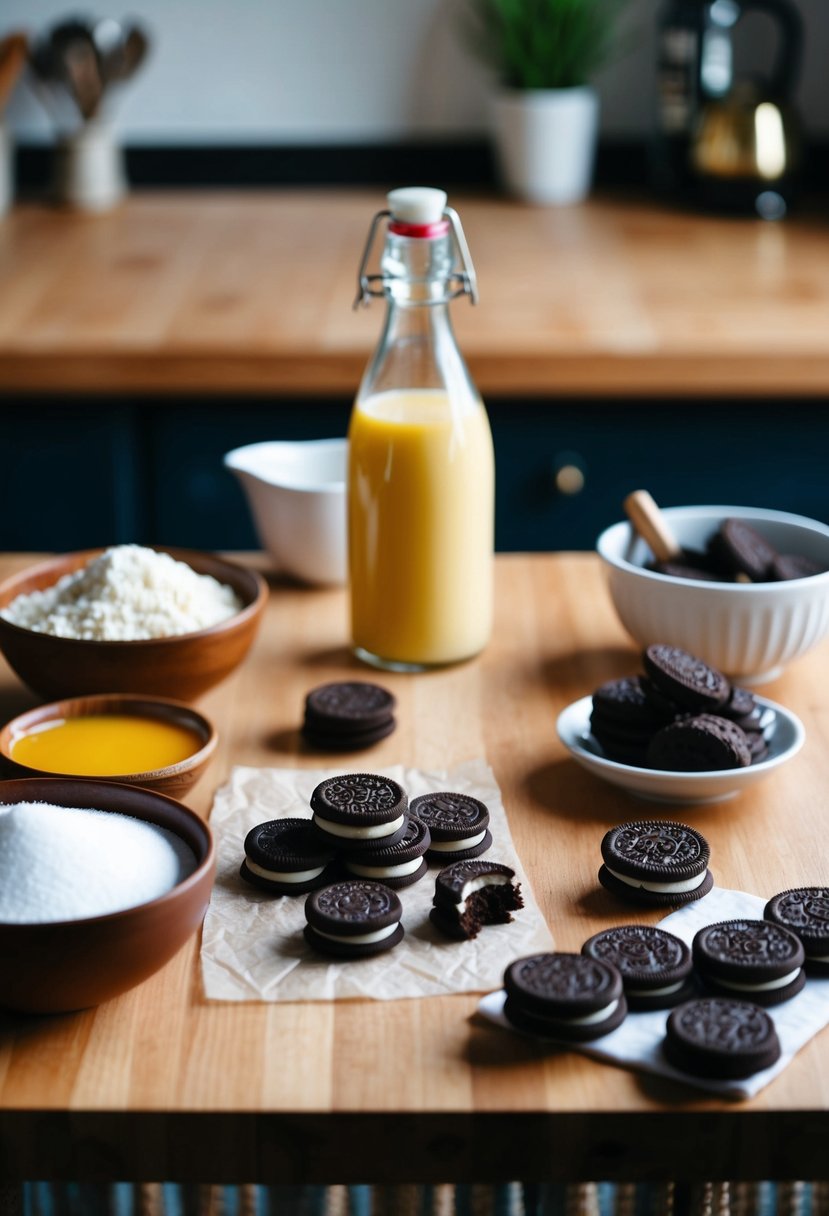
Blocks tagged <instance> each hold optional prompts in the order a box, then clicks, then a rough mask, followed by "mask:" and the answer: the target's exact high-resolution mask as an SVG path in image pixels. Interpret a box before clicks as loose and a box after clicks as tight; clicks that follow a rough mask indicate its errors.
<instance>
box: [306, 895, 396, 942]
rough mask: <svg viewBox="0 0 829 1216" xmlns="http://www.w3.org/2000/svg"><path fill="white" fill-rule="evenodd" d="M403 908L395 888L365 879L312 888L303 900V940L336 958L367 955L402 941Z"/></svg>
mask: <svg viewBox="0 0 829 1216" xmlns="http://www.w3.org/2000/svg"><path fill="white" fill-rule="evenodd" d="M402 915H403V907H402V905H401V903H400V900H399V899H398V898H397V896H396V895H395V893H394V891H390V890H389V888H388V887H387V886H384V885H383V884H382V883H379V882H369V881H368V880H367V879H365V878H350V879H344V880H343V881H342V882H335V883H332V884H331V886H329V887H323V889H322V890H321V891H314V893H313V894H312V895H309V896H308V899H307V900H306V902H305V919H306V920H307V922H308V923H307V925H306V926H305V940H306V941H307V942H308V944H309V946H313V947H314V949H315V950H321V951H322V952H323V953H324V954H333V955H335V956H336V957H337V958H368V956H369V955H372V954H381V953H382V952H383V951H384V950H391V949H392V948H393V947H394V946H396V945H398V943H399V942H401V941H402V940H403V936H404V932H403V926H402V925H401V923H400V918H401V916H402Z"/></svg>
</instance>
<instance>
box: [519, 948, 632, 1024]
mask: <svg viewBox="0 0 829 1216" xmlns="http://www.w3.org/2000/svg"><path fill="white" fill-rule="evenodd" d="M504 988H505V990H506V994H507V999H506V1001H505V1003H504V1015H505V1017H506V1018H507V1020H508V1021H509V1022H511V1023H512V1025H513V1026H516V1027H517V1028H518V1029H519V1030H527V1031H529V1032H530V1033H532V1034H540V1035H543V1036H544V1037H545V1038H550V1039H559V1040H562V1041H564V1042H571V1043H586V1042H589V1041H590V1040H591V1039H598V1038H601V1037H602V1035H605V1034H609V1033H610V1031H611V1030H615V1029H616V1027H617V1026H621V1024H622V1022H623V1021H624V1020H625V1016H626V1015H627V1002H626V1001H625V997H624V993H623V991H622V977H621V976H620V975H619V972H618V971H617V970H616V968H615V967H610V966H608V964H607V963H602V962H598V961H597V960H596V959H593V958H586V957H585V956H584V955H583V954H533V955H530V956H529V957H528V958H519V959H516V961H515V962H514V963H510V965H509V967H507V969H506V971H505V973H504Z"/></svg>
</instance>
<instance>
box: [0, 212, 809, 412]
mask: <svg viewBox="0 0 829 1216" xmlns="http://www.w3.org/2000/svg"><path fill="white" fill-rule="evenodd" d="M451 202H452V203H453V205H454V206H456V207H457V209H458V210H459V212H460V214H461V216H462V219H463V222H464V225H465V228H466V232H467V236H468V239H469V244H470V247H471V250H472V254H473V257H474V260H475V263H476V267H477V270H478V277H479V280H480V288H481V303H480V305H479V307H478V308H475V309H472V308H470V307H469V305H468V303H466V302H465V301H458V302H457V304H456V305H455V306H454V307H453V317H454V321H455V326H456V329H457V333H458V337H459V340H460V343H461V348H462V349H463V351H464V353H465V354H466V356H467V359H468V361H469V364H470V367H471V370H472V373H473V376H474V378H475V380H476V383H477V384H478V385H479V387H480V388H481V390H482V392H484V393H485V394H489V395H498V394H500V395H517V394H527V395H530V394H541V395H544V396H561V395H573V394H598V395H602V396H606V397H625V396H630V395H632V394H634V395H640V394H670V395H672V396H678V395H680V396H682V395H703V394H706V393H719V394H732V395H737V396H739V395H745V394H753V395H757V396H768V395H789V394H800V395H816V394H825V393H827V392H829V347H827V343H826V315H827V305H829V279H828V278H827V275H826V264H827V252H828V251H829V229H827V227H826V225H825V223H824V222H823V220H822V219H821V218H819V217H818V218H809V217H807V216H800V217H795V218H794V219H792V220H791V221H787V222H786V223H785V224H780V225H769V224H762V223H760V222H758V221H756V220H751V219H744V220H741V219H735V218H717V217H714V216H704V215H696V214H692V213H687V214H686V213H683V212H681V211H678V210H677V211H671V210H669V209H666V208H661V207H657V206H654V205H652V204H649V203H642V202H630V201H625V200H620V199H601V198H600V199H594V200H592V201H590V202H589V203H587V204H586V205H584V206H580V207H565V208H555V207H553V208H544V207H528V206H525V205H521V204H518V203H514V202H509V201H506V200H503V199H497V198H481V197H479V196H465V195H458V196H454V197H453V198H452V199H451ZM383 204H384V198H383V194H382V192H381V191H380V190H377V191H366V190H362V191H343V190H317V191H298V190H282V191H270V192H267V191H266V192H256V193H247V194H245V193H238V192H236V193H232V194H230V193H224V194H223V193H217V192H191V193H187V194H176V193H164V194H153V193H146V194H135V195H133V196H132V197H130V198H129V199H128V200H127V202H126V203H125V204H124V205H123V206H122V207H121V208H119V209H118V210H116V211H114V212H112V213H111V214H108V215H104V216H84V215H73V214H69V213H62V212H60V211H56V210H53V209H48V208H46V207H43V206H35V205H26V206H21V207H18V208H17V209H16V210H14V211H13V212H12V214H11V215H9V216H8V217H6V218H5V219H4V222H3V225H2V227H1V228H0V279H2V282H3V292H2V296H0V385H2V387H3V391H5V392H10V391H40V390H46V391H50V392H61V393H63V392H72V391H78V390H82V391H84V392H92V393H113V392H116V393H126V392H169V393H185V394H186V393H196V392H198V393H245V394H270V395H280V394H282V395H286V396H292V397H295V396H297V395H301V394H314V395H317V396H320V395H325V394H345V395H347V396H351V395H352V394H353V393H354V391H355V389H356V386H357V384H358V383H359V380H360V376H361V375H362V372H363V369H364V367H365V364H366V360H367V358H368V356H369V353H370V351H371V349H372V347H373V345H374V343H375V342H376V340H377V337H378V335H379V331H380V324H381V310H382V305H381V304H379V303H375V304H374V305H373V307H372V309H371V310H370V311H369V312H368V313H365V312H364V311H362V310H361V311H359V312H356V313H355V312H352V310H351V303H352V300H353V298H354V294H355V290H356V274H357V266H358V262H359V258H360V254H361V251H362V248H363V243H364V241H365V237H366V233H367V230H368V224H369V220H370V218H371V216H372V215H373V213H374V212H375V211H377V210H378V209H379V208H380V207H382V206H383Z"/></svg>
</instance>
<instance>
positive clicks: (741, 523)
mask: <svg viewBox="0 0 829 1216" xmlns="http://www.w3.org/2000/svg"><path fill="white" fill-rule="evenodd" d="M708 554H709V556H710V557H711V560H712V561H713V562H714V563H715V564H716V565H717V566H718V568H719V569H720V570H721V571H722V572H723V574H725V575H727V576H729V577H735V578H736V577H738V576H739V575H744V576H745V577H746V578H748V579H750V580H751V582H753V583H762V582H765V581H766V580H767V579H768V578H769V577H770V576H771V564H772V562H773V561H774V559H775V557H776V556H777V550H776V549H775V548H774V546H773V545H770V544H769V542H768V541H767V540H766V538H765V537H764V536H761V535H760V533H759V532H757V531H756V529H754V528H752V526H751V524H748V523H746V521H745V520H744V519H724V520H723V522H722V523H721V524H720V526H719V528H718V530H717V531H716V532H715V533H714V535H713V536H712V537H711V540H710V541H709V542H708Z"/></svg>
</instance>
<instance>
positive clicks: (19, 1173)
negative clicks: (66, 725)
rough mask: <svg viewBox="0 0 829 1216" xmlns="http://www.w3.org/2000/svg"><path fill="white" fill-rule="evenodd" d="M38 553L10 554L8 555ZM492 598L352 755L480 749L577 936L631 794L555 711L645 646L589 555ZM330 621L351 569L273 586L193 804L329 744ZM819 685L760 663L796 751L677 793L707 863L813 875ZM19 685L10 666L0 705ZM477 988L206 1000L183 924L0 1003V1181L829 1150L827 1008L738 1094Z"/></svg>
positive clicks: (742, 882)
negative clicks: (484, 1009) (608, 780)
mask: <svg viewBox="0 0 829 1216" xmlns="http://www.w3.org/2000/svg"><path fill="white" fill-rule="evenodd" d="M27 560H30V559H27V558H25V557H21V556H19V555H18V556H15V557H14V558H4V559H2V560H0V576H2V577H5V575H6V574H8V573H10V572H11V571H13V570H16V569H19V568H20V567H21V566H23V565H25V564H26V563H27ZM496 612H497V617H496V626H495V630H494V635H493V639H492V642H491V644H490V646H489V647H488V649H487V650H486V652H485V653H484V655H483V656H482V657H481V658H480V659H478V660H477V661H475V662H472V663H469V664H466V665H462V666H459V667H456V668H453V669H450V670H446V671H441V672H437V673H431V674H428V675H420V676H402V675H389V676H387V677H384V682H385V683H387V684H388V685H389V686H390V687H391V688H393V690H394V692H395V694H396V695H397V697H398V701H399V714H398V719H399V726H398V729H397V731H396V732H395V733H394V734H393V735H392V736H391V737H390V738H388V739H386V740H385V741H383V742H382V743H380V744H378V745H377V746H376V747H375V748H374V749H373V750H371V751H370V752H368V753H361V754H360V756H359V762H360V763H361V764H362V763H370V764H371V765H372V766H381V765H382V764H384V763H395V762H399V761H402V762H404V763H407V764H413V765H418V766H421V767H426V768H429V767H432V768H435V767H441V768H442V767H445V766H449V765H452V764H455V763H458V762H460V761H462V760H466V759H469V758H470V757H472V756H476V755H485V756H486V757H487V759H488V760H489V762H490V764H491V765H492V767H493V769H494V771H495V775H496V777H497V779H498V782H499V784H500V786H501V790H502V792H503V797H504V805H505V807H506V809H507V813H508V815H509V818H510V823H511V828H512V832H513V836H514V839H515V843H516V846H517V848H518V851H519V853H520V855H521V857H522V860H523V863H524V865H525V867H526V869H527V871H528V874H529V877H530V881H531V883H532V886H533V888H534V891H535V894H536V897H537V899H538V901H539V904H540V906H541V908H542V910H543V911H544V913H545V915H546V917H547V918H548V922H549V924H550V926H551V928H552V930H553V932H554V935H555V939H556V944H557V947H558V948H559V949H565V950H577V949H579V948H580V946H581V944H582V942H583V941H584V940H585V939H586V938H587V937H588V936H589V935H590V934H592V933H594V932H596V931H597V930H598V929H600V928H602V927H607V925H608V924H611V923H613V922H614V921H617V920H618V919H619V917H620V909H619V906H618V905H617V904H615V903H614V901H613V900H612V898H611V897H610V896H609V895H608V894H607V893H606V892H604V891H603V890H602V889H601V888H600V887H599V886H598V884H597V882H596V871H597V868H598V865H599V842H600V840H601V837H602V835H603V834H604V832H605V831H606V830H607V828H608V827H610V826H612V825H613V824H615V823H618V822H620V821H622V820H624V819H633V818H637V817H641V816H642V813H643V806H644V805H645V804H641V803H638V802H635V801H632V800H628V799H627V797H625V796H624V795H622V794H621V793H619V792H618V791H615V790H614V789H613V788H611V787H610V786H607V785H604V784H602V783H601V782H599V781H597V780H596V779H595V778H594V777H593V776H592V775H591V774H589V773H586V772H584V771H583V770H582V769H580V768H578V767H577V766H576V764H575V763H574V762H573V761H572V760H570V759H569V757H568V756H567V755H566V753H565V751H564V749H563V747H562V746H561V745H560V744H559V743H558V741H557V739H556V736H555V718H556V714H557V713H558V711H559V710H560V709H561V708H562V707H563V706H564V705H565V704H567V703H569V702H570V701H572V700H574V699H575V698H577V697H580V696H582V695H583V694H584V693H586V692H588V691H590V690H591V689H593V688H594V687H596V686H597V685H598V684H599V683H600V682H602V681H604V680H606V679H609V678H612V677H614V676H618V675H621V674H625V673H629V672H631V671H633V670H636V668H637V666H638V661H637V655H636V653H635V651H634V649H633V648H632V646H631V644H630V643H629V641H628V639H627V638H626V636H625V634H624V633H623V631H622V629H621V626H620V625H619V623H618V621H617V620H616V617H615V615H614V613H613V610H612V608H611V605H610V601H609V598H608V596H607V593H606V591H605V589H604V586H603V581H602V576H601V572H600V570H599V567H598V563H597V560H596V559H595V558H594V557H593V556H592V555H585V554H581V555H559V556H533V557H526V556H508V557H507V556H504V557H499V558H498V561H497V597H496ZM346 628H347V626H346V611H345V597H344V593H343V592H341V591H337V590H335V591H309V590H305V589H299V588H292V587H287V586H278V585H277V586H274V588H273V590H272V594H271V598H270V603H269V605H268V608H267V612H266V617H265V620H264V623H263V628H262V631H261V633H260V635H259V637H258V640H257V642H256V644H255V646H254V649H253V651H252V652H251V654H250V655H249V657H248V659H247V661H246V662H245V663H244V665H243V667H242V668H241V669H240V670H239V671H238V672H237V673H236V674H235V675H234V676H233V677H232V678H231V679H230V680H229V681H228V682H226V683H225V685H224V686H222V687H221V688H219V689H217V690H215V691H214V692H213V693H211V694H210V695H209V696H208V697H207V698H205V699H204V702H203V704H204V708H205V709H206V711H207V713H208V714H210V715H211V716H212V717H213V718H214V720H215V722H216V724H217V726H218V728H219V731H220V736H221V741H220V748H219V752H218V755H217V759H216V760H215V761H214V763H213V766H212V768H211V769H210V770H209V771H208V774H207V776H206V777H205V778H204V779H203V780H202V782H201V784H200V785H199V786H198V787H197V789H196V792H195V795H194V797H193V798H192V799H191V800H190V801H191V804H192V805H194V806H196V807H197V809H199V810H200V811H202V812H206V811H207V809H208V807H209V804H210V802H211V798H212V794H213V790H214V789H215V788H216V786H217V784H219V783H220V782H221V781H222V780H223V779H224V778H225V777H226V775H227V773H228V771H229V769H230V767H231V765H233V764H235V763H242V764H248V765H273V766H286V767H297V766H305V767H318V766H319V765H320V757H319V755H310V754H306V753H304V752H303V751H302V750H301V747H300V745H299V742H298V737H297V734H296V728H297V726H298V719H299V716H300V711H301V706H302V701H303V696H304V693H305V692H306V691H307V690H308V688H309V687H310V686H312V685H314V684H318V683H321V682H323V681H325V680H328V679H336V678H342V677H343V676H344V675H347V674H348V673H350V672H353V671H354V670H355V668H356V664H354V663H353V661H352V660H351V659H350V657H349V654H348V651H347V649H346ZM359 670H360V671H361V672H364V669H363V668H360V669H359ZM827 683H829V647H827V645H826V644H823V645H822V646H821V647H820V648H819V649H817V650H815V651H814V652H812V654H811V655H810V656H809V657H808V658H807V659H805V660H802V661H800V662H799V663H796V664H794V665H792V667H791V668H790V670H789V671H788V672H787V673H786V674H785V676H784V677H783V678H781V679H780V680H779V681H777V682H776V683H775V684H772V685H768V686H767V687H766V688H765V689H764V692H766V691H767V692H768V695H769V696H772V697H773V698H776V699H777V700H779V701H781V702H783V703H785V704H787V705H789V706H791V707H792V708H793V709H794V710H795V711H796V712H797V713H798V714H799V715H801V717H802V719H803V721H804V723H805V726H806V731H807V736H808V737H807V743H806V746H805V748H804V749H803V751H802V752H801V753H800V754H799V756H798V757H797V758H796V759H795V760H793V761H792V762H791V764H790V765H789V766H787V767H786V769H785V770H783V771H780V772H778V773H775V774H772V775H771V776H769V778H768V779H767V780H766V781H764V782H762V783H760V784H758V785H757V786H755V787H753V788H752V789H751V790H750V791H748V792H746V793H745V794H744V795H743V796H742V797H741V798H740V799H739V800H737V801H734V802H731V803H725V804H720V805H718V806H707V807H700V808H695V809H693V810H683V812H682V814H683V815H687V817H688V818H689V819H690V821H691V822H692V823H693V824H694V825H695V826H697V827H698V828H699V829H700V830H701V831H703V832H704V833H705V835H706V836H707V837H708V839H709V841H710V843H711V849H712V868H713V869H714V871H715V873H716V877H717V881H718V882H719V884H720V885H721V886H725V887H734V888H739V889H742V890H748V891H754V892H756V893H758V894H763V895H771V894H773V893H774V892H776V891H778V890H782V889H784V888H786V887H791V886H796V885H801V884H803V883H804V882H821V881H822V882H825V881H826V872H825V868H824V869H823V870H822V871H819V872H817V871H816V870H815V861H814V849H815V847H816V846H817V845H818V843H819V841H820V840H821V839H822V836H823V834H824V832H825V825H826V799H827V795H826V756H827V754H829V752H827V748H829V713H827V693H826V688H827ZM31 703H32V698H31V696H30V695H29V694H27V693H26V692H25V691H24V690H23V689H22V688H21V686H20V685H19V683H18V682H17V681H16V680H15V678H14V677H13V676H12V675H11V673H10V672H9V670H8V668H6V667H5V665H2V667H0V709H2V711H3V714H4V717H6V718H8V717H10V716H12V714H15V713H17V712H19V711H20V710H22V709H23V708H24V707H25V706H27V705H29V704H31ZM350 759H351V758H350V757H349V758H347V760H350ZM344 767H348V764H347V762H346V761H344ZM631 912H633V910H631ZM643 916H644V918H645V919H647V920H648V921H652V922H654V923H655V922H656V921H657V920H658V919H660V917H659V914H658V913H655V912H654V913H649V912H647V911H645V912H644V913H642V912H641V911H637V912H636V913H635V919H642V917H643ZM505 961H507V960H505ZM476 1001H477V998H476V997H475V996H450V997H443V998H439V999H433V1000H432V999H430V1000H408V1001H398V1002H382V1001H380V1002H363V1001H358V1002H338V1003H333V1004H326V1003H316V1004H310V1005H301V1004H299V1005H296V1004H293V1005H292V1004H275V1005H259V1004H251V1003H245V1004H235V1003H231V1004H215V1003H211V1004H208V1003H206V1002H205V1000H204V999H203V997H202V995H201V989H200V982H199V968H198V957H197V943H196V941H193V942H192V943H190V944H189V945H188V946H187V947H185V949H184V950H182V951H181V952H180V953H179V954H178V955H177V956H176V958H175V959H173V960H172V961H171V962H170V963H169V964H168V965H167V966H166V967H165V968H164V969H163V970H162V971H161V972H159V973H158V974H157V975H156V976H154V977H152V978H151V979H149V980H148V981H146V982H145V983H144V984H142V985H140V986H139V987H138V988H136V989H134V990H133V991H132V992H130V993H127V994H125V995H124V996H122V997H120V998H118V999H117V1000H114V1001H111V1002H109V1003H107V1004H105V1005H102V1006H101V1007H99V1008H98V1009H92V1010H89V1011H86V1012H83V1013H78V1014H72V1015H66V1016H62V1017H49V1018H47V1017H44V1018H23V1017H19V1016H17V1017H14V1016H10V1015H4V1016H2V1018H0V1144H2V1153H0V1181H2V1180H3V1179H7V1180H14V1179H19V1178H49V1177H58V1178H79V1179H83V1178H97V1179H103V1178H109V1179H130V1178H133V1179H147V1180H158V1179H162V1178H163V1179H171V1180H175V1179H190V1180H200V1181H204V1182H207V1181H217V1182H218V1181H225V1182H229V1181H234V1180H235V1181H238V1180H246V1181H283V1182H288V1181H301V1180H308V1181H329V1182H335V1181H336V1182H346V1181H359V1182H366V1181H378V1182H379V1181H389V1182H393V1181H396V1182H414V1181H459V1180H467V1181H468V1180H470V1179H476V1180H480V1181H486V1180H490V1179H491V1180H508V1179H515V1178H522V1179H534V1178H535V1179H547V1180H553V1179H558V1178H570V1179H579V1178H588V1179H589V1178H592V1179H612V1178H627V1179H637V1178H638V1179H642V1178H648V1179H654V1180H656V1179H659V1178H671V1177H673V1178H680V1179H682V1178H688V1177H700V1178H714V1179H718V1178H769V1177H772V1178H787V1177H788V1178H814V1177H821V1176H825V1174H824V1173H823V1171H824V1170H825V1145H826V1142H827V1139H826V1138H827V1135H829V1031H827V1030H824V1031H823V1032H822V1033H821V1034H819V1035H818V1036H817V1037H816V1038H814V1039H813V1040H812V1041H811V1042H810V1043H809V1044H808V1045H807V1046H806V1047H805V1048H804V1049H803V1050H802V1051H801V1052H800V1053H799V1055H797V1056H796V1057H795V1059H794V1060H793V1062H792V1063H791V1064H790V1065H789V1066H788V1067H787V1068H786V1070H785V1071H784V1072H783V1073H782V1074H781V1075H780V1076H779V1077H778V1078H777V1079H776V1080H775V1081H774V1082H773V1083H772V1084H771V1085H769V1086H768V1087H767V1088H766V1089H764V1090H763V1091H762V1093H760V1094H759V1095H758V1096H757V1097H756V1098H755V1099H753V1100H752V1101H750V1102H742V1103H735V1102H724V1101H721V1100H717V1099H714V1098H712V1097H709V1096H705V1095H703V1094H700V1093H699V1092H697V1091H693V1090H691V1089H689V1088H686V1087H683V1086H679V1085H672V1084H669V1083H667V1082H665V1081H659V1080H657V1079H655V1078H647V1077H645V1076H643V1075H640V1074H635V1073H632V1072H628V1071H624V1070H622V1069H618V1068H611V1067H607V1066H604V1065H601V1064H598V1063H596V1062H594V1061H591V1060H588V1059H587V1058H585V1057H584V1056H582V1055H578V1054H576V1053H568V1052H565V1051H557V1050H553V1049H546V1048H543V1047H541V1046H536V1045H533V1044H530V1043H529V1042H528V1041H526V1040H524V1039H521V1038H519V1037H518V1036H515V1037H511V1036H508V1035H507V1034H505V1033H504V1032H503V1031H499V1030H497V1029H495V1028H493V1027H491V1026H488V1025H484V1024H479V1023H478V1022H477V1021H476V1020H475V1018H474V1017H473V1013H474V1010H475V1007H476ZM691 1145H693V1152H689V1146H691Z"/></svg>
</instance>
